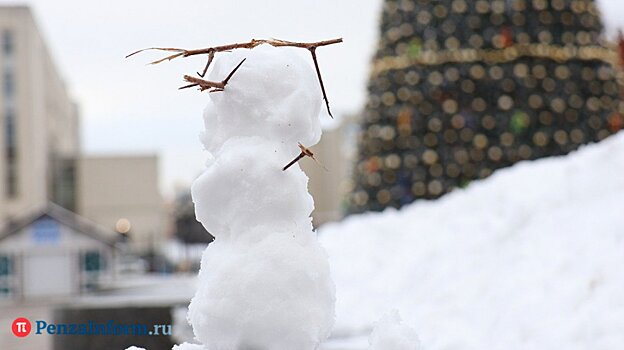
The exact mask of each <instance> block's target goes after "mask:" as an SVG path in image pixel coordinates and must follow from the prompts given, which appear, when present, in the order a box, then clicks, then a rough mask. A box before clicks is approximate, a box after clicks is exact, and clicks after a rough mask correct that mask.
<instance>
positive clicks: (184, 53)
mask: <svg viewBox="0 0 624 350" xmlns="http://www.w3.org/2000/svg"><path fill="white" fill-rule="evenodd" d="M341 42H342V38H337V39H331V40H324V41H317V42H311V43H301V42H293V41H286V40H281V39H252V40H251V41H249V42H245V43H235V44H229V45H221V46H214V47H208V48H205V49H195V50H186V49H179V48H171V47H151V48H147V49H142V50H138V51H135V52H133V53H131V54H129V55H128V56H126V58H128V57H130V56H133V55H135V54H138V53H140V52H143V51H148V50H157V51H169V52H175V54H172V55H169V56H166V57H164V58H161V59H159V60H156V61H153V62H151V63H150V64H158V63H161V62H164V61H170V60H173V59H175V58H178V57H189V56H195V55H205V54H207V55H208V61H207V63H206V66H205V67H204V69H203V71H202V73H201V74H200V73H199V72H197V74H198V75H199V76H200V77H202V78H203V77H204V76H205V75H206V72H207V71H208V68H209V67H210V64H211V63H212V61H213V59H214V56H215V54H216V53H217V52H228V51H232V50H235V49H253V48H254V47H256V46H259V45H262V44H268V45H271V46H274V47H298V48H303V49H307V50H309V51H310V53H311V54H312V60H313V61H314V68H315V69H316V76H317V77H318V80H319V84H320V86H321V92H322V93H323V100H325V106H326V107H327V113H329V116H330V117H332V118H333V117H334V116H333V115H332V113H331V110H330V109H329V99H328V98H327V92H326V91H325V85H324V84H323V78H322V77H321V69H320V67H319V64H318V59H317V57H316V49H317V48H318V47H321V46H327V45H333V44H338V43H341ZM239 66H240V65H239ZM237 68H238V67H237ZM237 68H235V69H234V71H232V73H230V76H231V74H233V73H234V72H235V71H236V69H237ZM184 79H185V80H187V81H189V80H188V79H187V76H184ZM227 79H229V78H226V80H225V82H226V83H227ZM200 80H201V79H200ZM203 82H204V83H197V85H199V86H200V90H205V88H203V86H208V85H206V84H205V82H207V80H203ZM210 83H213V84H214V83H215V82H210ZM202 84H203V85H202ZM191 86H196V85H191ZM186 87H190V86H188V85H187V86H184V87H182V88H186ZM212 88H214V87H212Z"/></svg>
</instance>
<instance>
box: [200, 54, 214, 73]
mask: <svg viewBox="0 0 624 350" xmlns="http://www.w3.org/2000/svg"><path fill="white" fill-rule="evenodd" d="M214 57H215V52H214V51H211V52H210V53H209V54H208V62H206V66H205V67H204V70H203V71H202V72H201V74H200V73H199V72H197V75H199V76H200V77H202V78H203V77H205V76H206V72H208V67H210V64H211V63H212V60H213V59H214Z"/></svg>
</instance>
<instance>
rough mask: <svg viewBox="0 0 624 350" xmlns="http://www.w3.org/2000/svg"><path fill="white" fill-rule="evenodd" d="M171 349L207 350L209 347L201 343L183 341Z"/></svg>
mask: <svg viewBox="0 0 624 350" xmlns="http://www.w3.org/2000/svg"><path fill="white" fill-rule="evenodd" d="M171 350H207V349H206V348H205V347H203V346H202V345H199V344H191V343H182V344H180V345H174V346H173V348H172V349H171Z"/></svg>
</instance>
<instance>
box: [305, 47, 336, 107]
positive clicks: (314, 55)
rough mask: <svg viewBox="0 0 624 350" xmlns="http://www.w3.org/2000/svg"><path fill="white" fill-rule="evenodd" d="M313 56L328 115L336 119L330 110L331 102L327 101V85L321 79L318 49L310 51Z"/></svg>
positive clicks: (314, 48)
mask: <svg viewBox="0 0 624 350" xmlns="http://www.w3.org/2000/svg"><path fill="white" fill-rule="evenodd" d="M308 50H310V53H311V54H312V61H314V68H316V76H317V77H318V80H319V84H321V92H322V93H323V99H324V100H325V106H326V107H327V113H329V116H330V117H331V118H332V119H334V116H333V115H332V113H331V110H329V100H328V99H327V93H326V92H325V85H324V84H323V78H322V77H321V69H320V68H319V64H318V60H317V58H316V47H313V48H310V49H308Z"/></svg>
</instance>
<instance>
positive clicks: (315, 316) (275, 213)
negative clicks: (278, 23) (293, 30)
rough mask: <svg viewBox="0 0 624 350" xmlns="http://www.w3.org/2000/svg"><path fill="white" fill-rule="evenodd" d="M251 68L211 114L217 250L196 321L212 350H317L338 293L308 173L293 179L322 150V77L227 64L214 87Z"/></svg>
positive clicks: (207, 261) (199, 193) (270, 54)
mask: <svg viewBox="0 0 624 350" xmlns="http://www.w3.org/2000/svg"><path fill="white" fill-rule="evenodd" d="M243 58H246V61H245V62H244V64H243V65H242V66H241V67H240V69H239V70H238V71H237V72H236V73H235V74H234V76H233V77H232V79H231V80H230V81H229V84H228V85H227V87H226V89H225V91H223V92H217V93H211V94H210V95H209V96H210V102H209V104H208V107H207V108H206V110H205V113H204V120H205V125H206V131H205V133H204V134H203V135H202V141H203V143H204V145H205V148H206V150H207V151H208V152H209V157H208V158H209V160H208V162H207V168H206V170H205V171H204V173H203V174H202V175H201V176H200V177H199V178H198V179H197V180H196V181H195V183H194V184H193V187H192V195H193V201H194V202H195V211H196V216H197V218H198V220H199V221H201V222H202V224H203V225H204V227H205V228H206V229H207V230H208V231H210V233H211V234H212V235H213V236H215V238H216V239H215V241H214V242H213V243H212V244H210V245H209V246H208V248H207V249H206V250H205V252H204V254H203V256H202V261H201V270H200V273H199V282H198V290H197V292H196V294H195V297H194V298H193V300H192V301H191V304H190V306H189V313H188V319H189V322H190V323H191V326H192V327H193V332H194V334H195V338H196V340H198V341H199V342H200V343H201V344H203V346H204V347H205V348H207V349H210V350H235V349H255V350H263V349H265V350H269V349H270V350H292V349H298V350H306V349H310V350H312V349H316V348H318V345H319V344H320V342H322V341H323V340H325V339H326V338H327V337H328V336H329V333H330V331H331V328H332V326H333V323H334V303H335V297H334V285H333V282H332V281H331V278H330V275H329V266H328V262H327V255H326V253H325V251H324V250H323V249H322V248H321V247H320V245H319V244H318V241H317V239H316V234H315V233H314V232H313V230H312V224H311V219H310V213H311V212H312V210H313V208H314V202H313V200H312V197H311V196H310V195H309V194H308V192H307V181H308V178H307V176H306V175H305V174H304V173H303V172H302V171H301V169H300V168H299V166H298V165H295V166H293V167H291V168H289V169H288V170H287V171H282V168H283V167H284V165H286V164H287V163H288V162H289V161H291V160H292V159H293V158H295V157H296V156H297V155H298V154H299V152H300V150H299V148H298V147H297V143H298V142H301V143H302V144H304V145H306V146H311V145H313V144H315V143H317V142H318V141H319V139H320V135H321V127H320V122H319V118H318V116H319V112H320V108H321V102H322V97H321V93H320V89H319V87H318V85H317V84H318V83H317V81H316V76H315V75H314V71H313V70H312V67H311V66H310V65H309V64H308V63H307V62H305V61H303V60H302V59H301V58H300V57H299V56H297V55H296V54H294V53H292V52H291V50H290V49H285V48H273V47H270V46H266V45H263V46H260V47H258V48H255V49H253V50H238V51H235V52H232V53H230V54H225V55H221V56H218V57H217V60H216V61H215V64H214V68H213V70H212V72H211V73H210V75H209V77H208V79H209V80H214V81H221V80H222V79H223V78H224V77H225V76H227V75H228V74H229V72H230V71H231V70H232V69H233V68H234V67H235V66H236V65H237V64H238V63H239V62H241V61H242V60H243ZM196 348H200V347H199V346H198V345H192V344H183V345H181V346H178V347H177V348H176V349H180V350H182V349H196Z"/></svg>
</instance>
